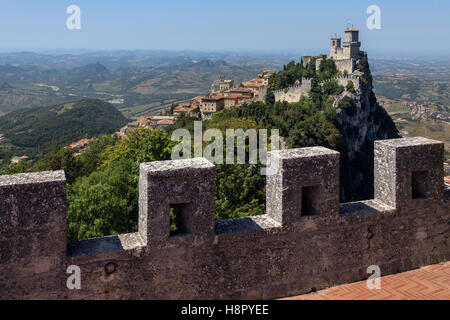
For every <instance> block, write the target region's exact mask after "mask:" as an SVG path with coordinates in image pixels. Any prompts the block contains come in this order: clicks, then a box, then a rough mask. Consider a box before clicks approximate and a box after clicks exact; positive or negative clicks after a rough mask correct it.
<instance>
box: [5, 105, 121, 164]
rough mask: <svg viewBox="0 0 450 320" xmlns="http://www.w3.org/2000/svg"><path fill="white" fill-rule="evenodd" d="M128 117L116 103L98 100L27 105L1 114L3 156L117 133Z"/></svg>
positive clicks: (31, 153) (38, 151)
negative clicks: (103, 134)
mask: <svg viewBox="0 0 450 320" xmlns="http://www.w3.org/2000/svg"><path fill="white" fill-rule="evenodd" d="M126 123H127V119H126V118H125V117H124V116H123V115H122V113H121V112H120V111H118V110H117V109H116V108H115V107H114V106H113V105H111V104H109V103H107V102H104V101H101V100H96V99H84V100H80V101H75V102H70V103H64V104H58V105H54V106H48V107H38V108H26V109H21V110H18V111H14V112H11V113H8V114H7V115H4V116H2V117H0V133H1V134H4V137H5V139H6V143H3V144H0V158H3V159H7V157H9V156H11V155H12V153H15V152H19V151H20V152H21V153H23V154H25V153H26V154H27V155H32V156H33V155H36V154H37V153H41V152H45V151H48V150H49V149H50V148H51V146H52V145H55V144H56V145H64V144H68V143H70V142H72V141H74V140H77V139H81V138H90V137H92V136H95V135H98V134H101V133H113V132H114V131H115V130H117V129H118V128H120V127H121V126H123V125H125V124H126Z"/></svg>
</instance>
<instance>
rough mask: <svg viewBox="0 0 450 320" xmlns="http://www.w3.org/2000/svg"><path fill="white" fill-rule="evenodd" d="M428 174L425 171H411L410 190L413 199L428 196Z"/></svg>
mask: <svg viewBox="0 0 450 320" xmlns="http://www.w3.org/2000/svg"><path fill="white" fill-rule="evenodd" d="M429 179H430V178H429V175H428V172H427V171H413V172H412V176H411V191H412V198H413V199H424V198H427V197H428V188H429Z"/></svg>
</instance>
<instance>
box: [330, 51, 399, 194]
mask: <svg viewBox="0 0 450 320" xmlns="http://www.w3.org/2000/svg"><path fill="white" fill-rule="evenodd" d="M358 69H359V70H360V72H361V87H360V92H359V94H357V95H354V96H352V98H351V99H347V101H341V103H340V104H339V106H338V107H339V109H338V123H339V129H340V131H341V133H342V135H343V137H344V140H345V143H346V145H347V151H346V154H342V155H341V157H342V158H343V159H342V160H347V161H341V164H342V165H341V181H342V183H341V201H345V202H349V201H356V200H362V199H372V198H373V192H374V190H373V159H374V153H373V145H374V141H375V140H384V139H393V138H398V137H399V134H398V131H397V128H396V127H395V124H394V122H393V120H392V118H391V117H390V116H389V115H388V114H387V112H386V111H385V110H384V109H383V108H382V107H381V106H380V105H379V104H378V102H377V99H376V97H375V94H374V92H373V87H372V74H371V72H370V67H369V63H368V58H367V54H366V53H362V55H361V59H360V61H359V63H358Z"/></svg>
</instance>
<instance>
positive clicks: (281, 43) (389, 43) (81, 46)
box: [0, 0, 450, 57]
mask: <svg viewBox="0 0 450 320" xmlns="http://www.w3.org/2000/svg"><path fill="white" fill-rule="evenodd" d="M373 4H376V5H378V6H379V7H380V9H381V29H380V30H369V29H368V28H367V26H366V21H367V19H368V17H369V16H370V14H367V12H366V10H367V7H368V6H370V5H373ZM70 5H77V6H79V7H80V9H81V29H80V30H69V29H68V28H67V26H66V20H67V18H68V17H69V16H70V14H67V12H66V9H67V7H69V6H70ZM449 9H450V3H448V2H442V1H439V0H429V1H426V2H425V1H417V0H413V1H403V0H402V1H395V2H393V1H387V0H379V1H373V0H370V1H366V0H347V1H345V2H339V4H337V3H336V1H332V0H324V1H321V2H320V3H313V2H305V1H294V0H280V1H278V2H277V3H273V2H271V1H265V0H259V1H245V2H242V1H239V2H238V1H236V0H229V1H228V2H221V3H217V2H216V1H204V0H196V1H180V0H167V1H164V2H160V1H142V0H139V1H133V2H127V3H124V2H120V1H114V0H113V1H95V2H93V1H87V0H75V1H66V0H64V1H56V0H49V1H46V2H45V3H42V2H39V3H38V2H34V1H31V0H19V1H14V2H13V1H6V2H5V3H4V4H3V8H2V10H1V11H0V28H1V29H2V30H7V31H8V32H3V34H2V43H1V44H0V52H2V53H5V52H8V53H10V52H21V51H33V52H51V51H53V52H57V51H61V52H63V51H66V53H70V51H76V50H77V51H88V52H98V51H137V50H139V51H142V50H145V51H148V50H150V51H181V52H183V51H194V52H232V53H234V52H237V53H260V54H264V53H267V54H274V53H275V54H292V53H299V54H306V53H310V54H318V53H322V52H323V53H327V52H328V48H329V38H330V36H331V35H333V34H334V33H337V34H339V35H341V36H343V35H344V34H343V33H344V30H345V28H346V27H347V26H349V25H355V26H356V27H358V28H359V29H360V33H361V34H360V38H361V41H362V47H361V49H362V50H364V51H367V52H369V53H370V54H371V55H372V56H377V55H379V56H383V55H396V56H401V57H418V56H430V57H432V56H444V55H448V54H449V53H450V43H449V42H448V41H445V39H449V38H450V21H449V19H448V18H447V15H448V13H449V12H450V10H449Z"/></svg>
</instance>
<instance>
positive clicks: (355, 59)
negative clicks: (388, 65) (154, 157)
mask: <svg viewBox="0 0 450 320" xmlns="http://www.w3.org/2000/svg"><path fill="white" fill-rule="evenodd" d="M360 47H361V42H360V41H359V30H357V29H355V28H348V29H347V30H345V41H344V42H342V38H340V37H338V36H334V37H332V38H331V44H330V53H329V55H327V54H321V55H319V56H316V57H313V56H311V55H304V56H303V57H302V63H303V66H304V67H306V66H307V65H308V64H309V63H310V62H311V61H313V60H314V61H315V65H316V70H319V68H320V64H321V63H322V61H324V60H326V59H332V60H333V61H334V63H335V64H336V67H337V69H338V70H339V72H340V76H339V77H337V78H335V79H331V80H336V81H337V83H338V85H340V86H342V87H343V88H344V90H343V92H342V93H341V94H339V95H337V96H336V97H335V101H334V106H335V107H337V106H338V104H339V102H340V101H341V100H342V99H343V98H344V97H345V96H349V97H354V96H355V95H358V94H360V77H361V75H362V74H363V73H362V71H361V70H359V69H358V66H359V65H362V64H364V63H366V62H367V54H366V53H365V52H362V51H360ZM275 72H276V71H275V70H271V69H267V70H263V71H261V72H260V73H259V74H258V77H256V78H254V79H250V80H248V81H244V82H242V83H240V84H235V83H234V80H227V79H225V76H224V75H221V76H220V77H219V79H217V80H215V81H214V82H213V83H212V84H211V90H210V92H209V93H208V94H207V95H206V96H196V97H194V98H192V99H190V101H188V102H184V103H181V104H179V105H176V106H173V107H172V108H171V109H170V110H165V111H163V112H162V115H160V116H149V117H143V118H139V119H138V120H137V121H135V122H132V123H129V124H128V125H127V126H125V127H124V128H122V130H121V131H120V134H121V135H123V134H126V132H129V131H130V130H133V128H137V127H145V128H149V129H155V128H163V127H165V126H167V125H171V124H173V123H174V122H175V121H176V119H177V117H179V116H180V115H181V114H185V115H188V116H193V117H199V118H200V119H202V120H208V119H211V117H212V115H213V114H214V113H216V112H220V111H222V110H227V109H231V108H235V107H239V106H241V105H243V104H244V103H250V102H254V101H264V100H265V96H266V94H267V90H268V87H269V79H270V77H271V76H272V75H273V74H275ZM350 83H351V84H350ZM322 85H324V84H322ZM310 90H311V79H301V80H297V81H296V82H295V83H294V84H293V85H292V86H291V87H289V88H285V89H283V90H279V91H277V92H275V93H274V94H275V101H287V102H290V103H292V102H298V101H299V100H300V99H301V97H302V96H307V95H309V92H310Z"/></svg>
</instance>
